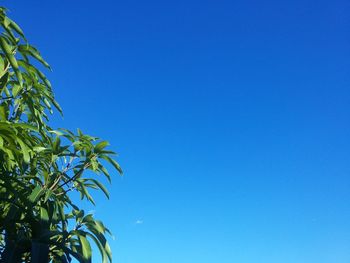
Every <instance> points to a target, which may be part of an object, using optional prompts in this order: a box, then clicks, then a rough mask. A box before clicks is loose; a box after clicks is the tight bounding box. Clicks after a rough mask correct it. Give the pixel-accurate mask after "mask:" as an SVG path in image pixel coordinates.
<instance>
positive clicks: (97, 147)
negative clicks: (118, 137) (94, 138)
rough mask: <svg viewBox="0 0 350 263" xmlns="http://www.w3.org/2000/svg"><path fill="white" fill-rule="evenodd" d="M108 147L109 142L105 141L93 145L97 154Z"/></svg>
mask: <svg viewBox="0 0 350 263" xmlns="http://www.w3.org/2000/svg"><path fill="white" fill-rule="evenodd" d="M108 145H109V142H107V141H102V142H99V143H98V144H96V145H95V148H94V151H95V152H96V153H98V152H100V151H102V150H103V149H104V148H106V147H107V146H108Z"/></svg>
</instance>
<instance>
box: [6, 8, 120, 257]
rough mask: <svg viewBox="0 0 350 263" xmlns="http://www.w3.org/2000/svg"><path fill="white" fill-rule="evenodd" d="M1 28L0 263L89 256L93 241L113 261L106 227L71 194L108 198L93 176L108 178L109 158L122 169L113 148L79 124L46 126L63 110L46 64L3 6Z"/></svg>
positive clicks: (106, 192)
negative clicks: (96, 194)
mask: <svg viewBox="0 0 350 263" xmlns="http://www.w3.org/2000/svg"><path fill="white" fill-rule="evenodd" d="M0 28H1V32H0V210H1V213H0V262H70V261H71V260H72V258H76V259H77V260H78V261H79V262H91V256H92V251H91V246H90V243H91V242H94V243H95V244H96V246H97V247H98V248H99V251H100V254H101V256H102V261H103V262H111V261H112V257H111V250H110V247H109V245H108V242H107V240H106V236H105V235H106V234H107V233H110V232H109V230H108V229H107V228H106V227H105V226H104V224H103V223H102V222H101V221H99V220H96V219H95V218H94V217H93V215H91V214H85V213H84V210H82V209H81V208H80V207H79V206H78V205H77V204H75V203H74V202H73V201H72V198H71V193H72V192H73V191H76V192H78V193H80V197H81V199H86V200H87V201H88V202H90V203H92V204H94V200H93V197H92V195H91V194H90V192H89V190H90V189H98V190H100V191H102V192H103V193H104V194H105V195H106V196H107V198H108V191H107V189H106V188H105V186H104V185H103V184H102V183H101V180H100V178H99V177H98V176H105V177H106V178H107V179H108V180H109V181H110V175H109V173H108V171H107V169H106V167H105V164H106V163H109V164H110V165H111V167H114V168H115V169H116V170H117V171H118V172H119V173H120V174H121V173H122V170H121V168H120V166H119V165H118V163H117V162H116V161H115V160H114V159H113V158H112V156H113V155H114V154H115V153H114V152H112V151H110V150H107V149H106V147H107V146H108V142H107V141H103V140H100V139H99V138H96V137H93V136H89V135H86V134H83V133H82V132H81V131H80V130H79V129H78V131H77V133H73V132H71V131H69V130H67V129H53V128H51V127H50V126H49V122H48V121H49V116H50V114H52V113H53V111H54V110H57V111H58V112H60V113H62V110H61V108H60V106H59V105H58V103H57V102H56V101H55V98H54V94H53V91H52V88H51V84H50V82H49V80H48V79H47V78H46V76H45V75H44V73H43V72H42V70H43V69H44V68H47V69H50V66H49V65H48V64H47V62H46V61H45V60H44V59H43V58H42V57H41V55H40V53H39V51H38V50H37V49H36V48H35V47H33V46H32V45H30V44H29V43H28V41H27V39H26V37H25V35H24V34H23V31H22V30H21V28H20V27H19V26H18V25H17V24H16V23H15V22H14V21H12V20H11V19H10V18H8V17H7V15H6V9H5V8H3V7H1V8H0ZM87 171H92V172H87Z"/></svg>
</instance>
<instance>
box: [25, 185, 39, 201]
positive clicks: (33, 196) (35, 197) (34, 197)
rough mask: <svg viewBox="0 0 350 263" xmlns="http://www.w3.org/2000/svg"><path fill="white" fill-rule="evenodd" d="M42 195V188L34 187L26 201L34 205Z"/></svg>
mask: <svg viewBox="0 0 350 263" xmlns="http://www.w3.org/2000/svg"><path fill="white" fill-rule="evenodd" d="M41 194H42V187H41V186H40V185H37V186H35V188H34V189H33V191H32V193H31V194H30V195H29V197H28V200H29V201H30V202H31V203H36V201H38V200H39V198H40V196H41Z"/></svg>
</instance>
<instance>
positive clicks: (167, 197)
mask: <svg viewBox="0 0 350 263" xmlns="http://www.w3.org/2000/svg"><path fill="white" fill-rule="evenodd" d="M2 4H3V5H5V6H6V7H8V8H9V9H10V10H11V13H10V16H11V17H12V18H13V19H15V20H16V21H17V22H18V23H19V24H20V25H21V26H22V28H23V29H24V31H25V33H26V35H27V37H28V38H29V40H30V42H31V43H33V44H34V45H36V46H37V47H38V48H39V49H40V50H41V52H42V54H43V55H44V57H45V58H46V59H47V60H48V61H49V63H50V64H51V65H52V68H53V70H54V71H53V72H52V73H49V74H48V76H49V78H50V79H51V81H52V83H53V84H54V90H55V93H56V96H57V99H58V101H59V102H60V103H61V106H62V107H63V109H64V114H65V117H64V120H63V121H62V120H60V119H59V118H57V120H55V122H54V123H55V125H54V126H63V127H68V128H71V129H75V128H77V127H79V128H81V129H82V130H83V131H84V132H86V133H89V134H93V135H97V136H100V137H102V138H105V139H107V140H109V141H110V142H111V144H112V148H113V149H115V150H116V151H117V152H118V153H119V154H120V157H119V159H118V160H119V162H120V163H121V165H122V167H123V168H124V170H125V176H124V177H123V178H120V177H118V176H115V178H114V180H113V184H112V185H111V186H110V191H111V196H112V197H111V200H110V201H108V202H106V201H104V200H103V199H102V198H101V199H100V198H98V199H99V200H98V205H97V207H96V208H95V209H94V210H96V212H95V214H96V216H97V217H98V218H101V219H102V220H103V221H105V222H106V224H107V225H109V226H110V228H111V229H112V231H113V233H114V234H115V236H116V240H114V241H113V240H111V246H112V249H113V252H114V260H115V262H120V263H150V262H152V263H164V262H166V263H193V262H201V263H212V262H220V263H232V262H237V263H281V262H283V263H310V262H318V263H348V262H350V223H349V222H350V201H349V200H350V176H349V175H350V154H349V153H350V137H349V135H350V89H349V84H350V49H349V47H350V45H349V44H350V34H349V33H350V32H349V31H350V30H349V28H350V27H349V26H350V23H349V22H350V16H349V14H350V4H349V2H348V1H345V0H343V1H338V0H335V1H334V0H333V1H316V0H313V1H308V0H293V1H271V0H267V1H253V0H248V1H242V0H240V1H213V0H212V1H206V0H204V1H203V0H201V1H199V0H198V1H195V0H187V1H183V0H177V1H152V0H151V1H140V0H134V1H132V0H131V1H112V0H100V1H68V0H60V1H58V0H51V1H44V0H43V1H34V0H32V1H9V0H8V1H2ZM137 221H139V222H137ZM141 222H142V223H141ZM99 261H100V259H99V257H98V256H97V257H95V259H94V262H99Z"/></svg>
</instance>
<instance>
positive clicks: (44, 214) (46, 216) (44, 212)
mask: <svg viewBox="0 0 350 263" xmlns="http://www.w3.org/2000/svg"><path fill="white" fill-rule="evenodd" d="M40 219H41V220H43V221H45V222H48V221H49V214H48V212H47V210H46V208H44V207H40Z"/></svg>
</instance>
